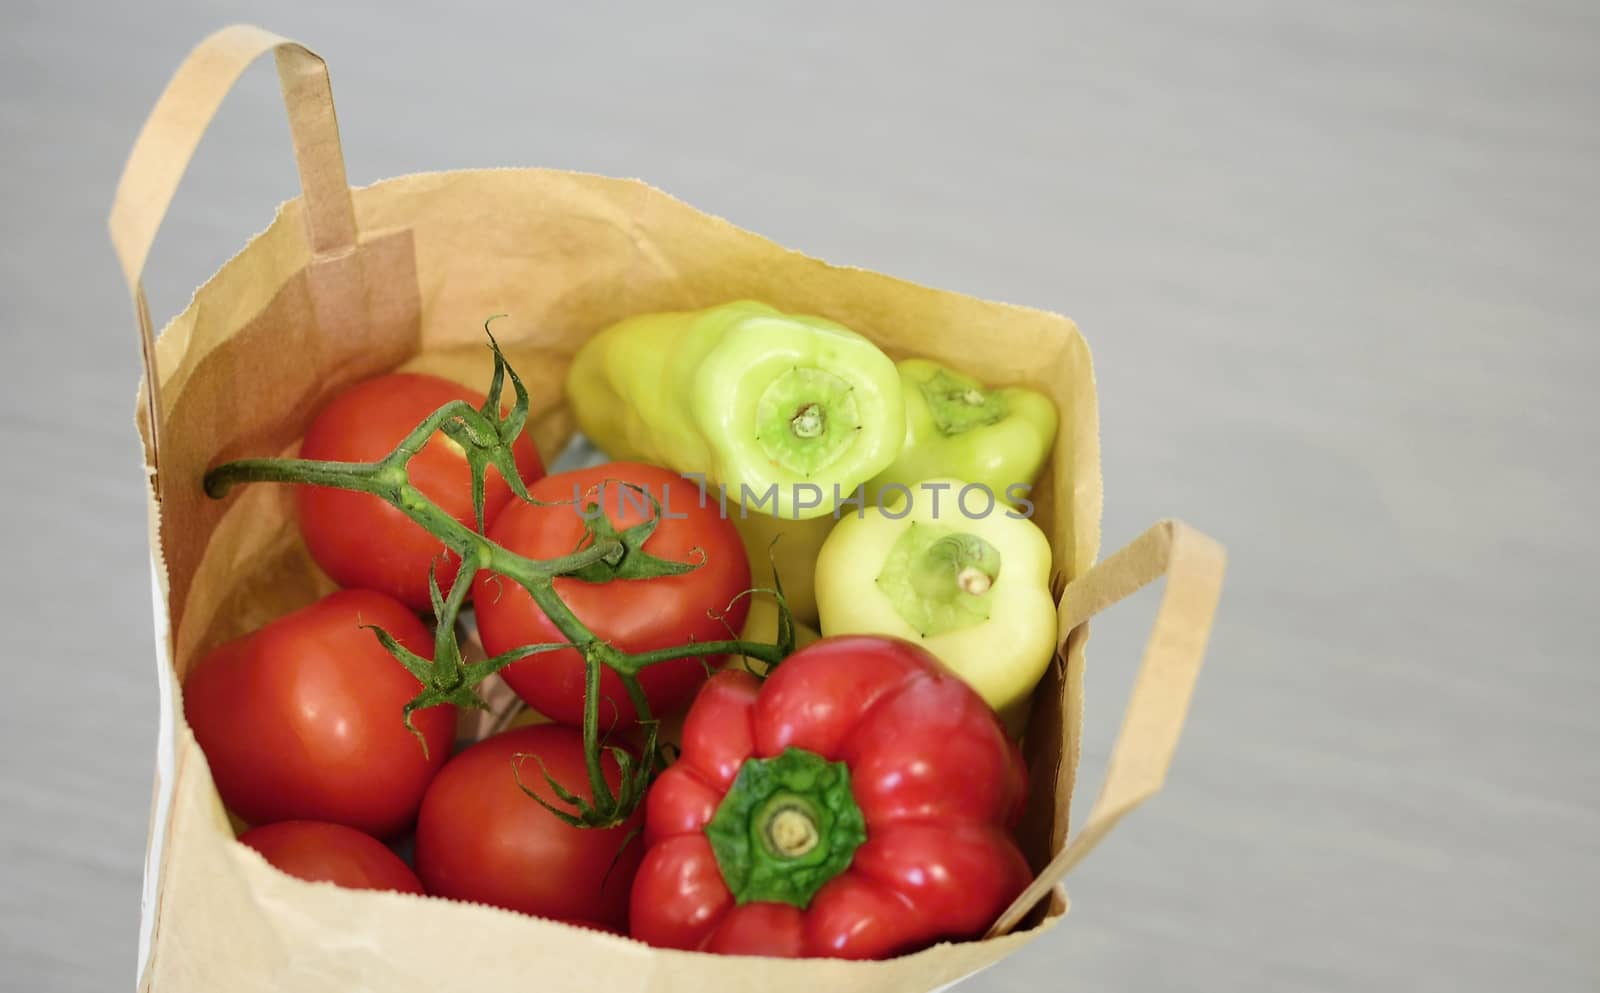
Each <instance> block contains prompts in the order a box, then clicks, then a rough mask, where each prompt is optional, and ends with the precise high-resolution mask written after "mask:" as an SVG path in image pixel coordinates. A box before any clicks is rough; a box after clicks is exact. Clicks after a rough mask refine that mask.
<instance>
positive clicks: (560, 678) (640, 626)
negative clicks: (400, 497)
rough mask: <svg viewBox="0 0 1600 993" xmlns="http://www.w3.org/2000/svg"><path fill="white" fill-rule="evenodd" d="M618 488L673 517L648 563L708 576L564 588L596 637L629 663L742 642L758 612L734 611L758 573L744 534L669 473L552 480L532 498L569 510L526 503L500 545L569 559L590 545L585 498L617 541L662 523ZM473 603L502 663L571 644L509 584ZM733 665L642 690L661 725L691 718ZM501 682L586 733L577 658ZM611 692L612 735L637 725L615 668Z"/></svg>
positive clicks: (541, 663)
mask: <svg viewBox="0 0 1600 993" xmlns="http://www.w3.org/2000/svg"><path fill="white" fill-rule="evenodd" d="M608 480H623V481H626V482H629V483H633V484H635V485H637V486H641V487H644V488H645V489H646V490H647V491H648V492H649V493H650V495H651V496H653V497H655V498H656V500H658V501H659V502H660V503H661V505H662V506H661V509H662V514H663V518H662V520H661V522H660V524H659V525H658V526H657V528H656V530H655V533H653V534H652V535H651V536H650V538H649V540H648V541H646V542H645V543H644V546H643V547H644V550H645V551H646V552H648V553H650V554H651V555H655V556H658V557H660V558H664V559H671V560H673V561H677V562H701V565H700V566H699V567H698V568H696V569H694V570H693V571H692V572H687V573H684V574H682V575H678V576H660V577H656V578H654V579H629V580H613V581H612V582H609V583H588V582H584V581H582V580H579V579H571V578H563V579H557V580H556V581H555V589H556V593H557V594H559V595H560V597H561V599H562V600H563V601H564V602H565V603H566V605H567V606H568V607H569V608H571V610H572V612H573V613H574V614H576V615H577V616H578V619H579V620H581V621H583V622H584V623H585V624H587V625H588V626H589V628H590V630H592V631H593V632H594V633H595V634H596V635H597V636H599V637H600V638H601V639H602V640H604V641H608V642H610V643H611V644H613V645H615V646H616V647H618V648H620V649H622V650H623V651H627V652H642V651H648V650H651V649H657V648H670V647H672V646H674V645H682V644H684V643H686V642H689V641H720V640H725V639H728V638H734V637H737V636H738V632H739V631H740V630H741V629H742V628H743V627H744V621H745V615H746V614H747V613H748V612H749V609H750V600H749V598H748V597H740V598H739V600H738V602H736V603H733V604H732V606H731V607H730V606H729V603H730V601H732V600H733V599H734V597H736V596H738V595H739V593H741V592H743V591H744V590H746V589H748V588H749V586H750V567H749V565H748V564H747V560H746V559H745V554H744V546H743V545H742V544H740V543H739V532H738V531H737V530H735V528H734V526H733V522H732V521H730V520H727V519H725V518H723V517H722V516H721V513H720V512H719V510H718V509H717V506H716V504H715V503H710V502H708V503H707V504H706V506H703V507H702V506H701V505H700V491H699V488H698V487H697V486H695V484H693V483H692V482H690V481H689V480H686V479H684V478H683V477H682V476H679V475H678V474H677V473H674V472H672V471H670V470H668V469H661V468H657V467H656V466H650V465H642V464H640V463H637V462H612V463H609V464H607V465H601V466H596V467H594V468H592V469H580V470H577V471H574V472H564V473H561V474H559V475H556V476H548V477H546V478H544V479H542V480H540V481H539V482H538V483H536V484H534V485H533V486H532V487H530V488H529V491H530V493H531V494H532V495H533V496H534V498H536V499H538V500H543V501H546V502H547V503H551V502H555V501H568V502H567V503H564V504H562V505H560V506H538V505H536V504H530V503H523V502H522V501H518V502H517V503H516V504H515V505H514V506H510V507H507V508H506V510H505V512H504V513H502V514H501V515H500V518H499V520H497V521H495V524H494V527H492V528H491V529H490V531H489V537H490V538H491V539H493V540H494V541H496V542H498V543H499V544H501V545H504V546H505V547H506V548H508V549H510V550H511V551H513V552H518V553H520V554H522V555H526V556H529V557H530V558H539V559H545V558H555V557H557V556H560V555H566V554H567V553H569V552H571V551H572V550H573V548H574V547H575V546H576V545H577V544H578V542H579V540H580V539H581V538H582V537H583V534H584V519H583V515H582V512H581V510H580V507H579V506H578V505H575V504H572V503H571V501H572V500H573V498H574V497H575V496H581V497H582V498H583V502H584V503H589V502H598V503H599V504H600V506H601V508H602V509H603V510H604V511H605V513H606V515H607V516H608V517H609V518H610V519H611V521H612V523H613V525H614V526H615V527H616V529H617V530H618V531H621V530H623V529H624V528H627V527H630V526H632V525H634V524H638V523H640V522H641V521H644V520H647V519H648V517H649V514H650V513H651V510H650V505H649V503H648V501H646V500H644V498H643V497H641V496H640V495H639V494H638V493H637V492H636V491H633V490H629V489H627V488H626V487H623V486H619V485H618V484H617V483H615V482H610V483H608V482H607V481H608ZM667 515H670V516H667ZM680 515H681V516H680ZM702 559H703V560H704V561H703V562H702ZM473 597H474V602H475V603H476V604H477V609H478V631H479V634H480V635H481V636H482V638H483V647H484V648H485V649H486V650H487V651H488V652H489V654H491V655H499V654H502V653H504V652H509V651H512V650H513V649H515V648H517V647H518V646H519V645H528V644H534V643H536V642H550V641H565V640H566V636H565V635H563V634H562V633H561V632H560V630H559V629H557V628H556V626H555V625H554V624H553V623H551V621H550V619H549V618H548V617H546V616H545V614H544V611H542V610H540V609H539V606H538V604H536V603H534V601H533V597H531V596H529V595H528V591H527V590H525V589H523V588H522V587H520V586H518V585H517V584H516V583H514V582H511V581H510V580H507V579H504V578H502V577H500V576H496V575H494V574H493V573H489V572H482V573H479V574H478V577H477V580H476V582H475V584H474V586H473ZM723 611H726V612H725V613H723ZM722 659H723V657H722V656H716V657H713V658H708V659H706V660H705V662H702V661H701V660H700V659H698V658H693V657H691V658H683V659H675V660H673V661H671V662H661V663H657V664H656V665H653V666H650V667H649V668H647V669H645V670H644V671H643V672H642V673H641V674H640V677H639V682H640V684H641V685H642V686H643V687H644V691H645V695H646V697H647V698H648V699H649V701H650V709H651V711H652V712H653V713H654V714H655V716H657V717H659V716H661V715H663V714H669V713H672V712H673V711H675V710H680V709H682V708H683V707H684V706H686V705H687V704H688V702H689V700H690V699H692V698H693V696H694V693H695V690H696V689H698V688H699V687H700V685H701V684H702V683H704V682H705V680H706V666H707V665H708V664H709V665H710V666H711V667H712V668H713V669H714V668H716V667H717V666H719V665H720V664H721V663H722ZM501 675H502V676H504V677H505V681H506V682H507V683H509V684H510V686H511V688H512V689H514V690H516V691H517V694H518V695H519V696H521V697H522V699H524V700H526V701H527V702H528V705H529V706H531V707H533V708H534V709H535V710H537V711H539V712H540V713H542V714H544V715H545V716H547V717H550V718H551V719H553V720H556V721H560V722H561V723H563V724H573V725H581V724H582V723H583V688H584V666H583V659H582V657H581V656H580V655H579V654H578V653H577V652H576V651H573V650H570V649H568V650H565V651H556V652H545V653H542V654H539V655H532V656H529V657H528V658H526V659H522V660H520V661H518V662H516V663H513V664H512V665H510V666H508V667H507V668H505V669H504V670H502V671H501ZM600 693H601V704H600V722H601V725H602V726H604V727H609V726H614V725H618V724H629V723H632V722H633V721H634V720H635V718H636V717H637V715H636V714H635V712H634V708H633V703H632V701H631V700H629V699H628V695H627V691H626V690H625V689H624V688H623V685H622V680H621V679H619V678H618V677H617V675H616V673H614V672H612V671H611V670H609V669H607V670H605V671H604V672H603V673H602V674H601V682H600Z"/></svg>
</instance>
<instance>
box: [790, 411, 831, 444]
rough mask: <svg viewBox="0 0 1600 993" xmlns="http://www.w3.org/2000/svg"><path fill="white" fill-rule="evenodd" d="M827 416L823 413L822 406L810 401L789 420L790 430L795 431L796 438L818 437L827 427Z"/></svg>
mask: <svg viewBox="0 0 1600 993" xmlns="http://www.w3.org/2000/svg"><path fill="white" fill-rule="evenodd" d="M826 425H827V418H826V417H825V416H824V415H823V412H822V408H821V407H819V406H818V405H816V404H814V403H808V404H806V405H805V406H804V407H801V408H800V409H799V410H797V411H796V412H795V415H794V417H793V418H792V419H791V420H790V421H789V430H790V431H793V432H794V436H795V437H796V438H818V437H821V435H822V432H823V431H824V430H825V429H826Z"/></svg>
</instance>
